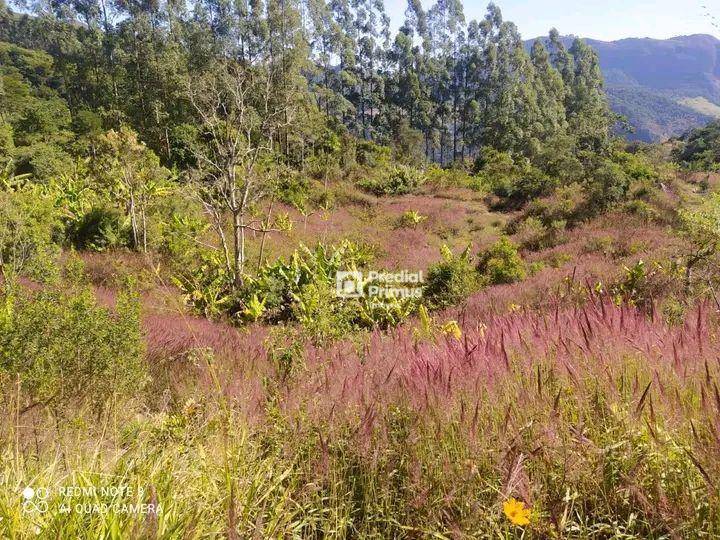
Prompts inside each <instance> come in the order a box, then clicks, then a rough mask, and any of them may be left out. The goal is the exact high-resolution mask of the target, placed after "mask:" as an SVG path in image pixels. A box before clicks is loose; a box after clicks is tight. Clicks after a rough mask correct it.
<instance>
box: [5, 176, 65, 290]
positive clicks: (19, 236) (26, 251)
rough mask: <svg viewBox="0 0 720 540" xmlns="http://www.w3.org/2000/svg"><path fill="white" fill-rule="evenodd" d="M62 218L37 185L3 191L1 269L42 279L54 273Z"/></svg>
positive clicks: (8, 273) (6, 272)
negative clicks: (49, 272) (49, 273)
mask: <svg viewBox="0 0 720 540" xmlns="http://www.w3.org/2000/svg"><path fill="white" fill-rule="evenodd" d="M61 230H62V223H61V221H60V216H59V215H58V213H57V211H56V209H55V208H54V206H53V204H52V200H51V199H50V198H49V197H46V196H44V195H43V193H42V192H41V190H39V189H37V186H34V185H31V184H30V185H27V186H23V187H18V188H16V189H15V190H14V191H11V190H8V191H0V233H2V234H0V257H1V258H0V260H1V261H2V264H0V270H2V273H3V274H4V275H5V276H6V277H7V276H8V275H14V274H26V275H30V276H32V277H35V278H43V277H45V276H46V275H47V272H48V271H51V270H52V267H53V266H54V265H53V259H54V257H55V255H56V254H57V252H58V248H57V245H56V244H55V240H56V239H57V238H58V237H59V236H60V235H61V233H60V231H61Z"/></svg>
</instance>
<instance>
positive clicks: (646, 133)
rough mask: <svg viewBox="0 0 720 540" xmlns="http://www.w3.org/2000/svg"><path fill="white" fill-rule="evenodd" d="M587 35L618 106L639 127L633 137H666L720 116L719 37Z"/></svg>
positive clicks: (614, 105)
mask: <svg viewBox="0 0 720 540" xmlns="http://www.w3.org/2000/svg"><path fill="white" fill-rule="evenodd" d="M585 41H586V43H587V44H588V45H589V46H590V47H592V48H593V50H595V51H596V52H597V53H598V56H599V59H600V67H601V69H602V71H603V74H604V76H605V81H606V85H607V88H606V90H607V93H608V96H609V99H610V104H611V106H612V108H613V110H614V111H615V112H618V113H620V114H622V115H624V116H626V117H627V118H628V121H629V124H630V125H631V126H633V127H634V128H635V131H634V132H633V133H630V134H629V135H628V136H629V137H630V138H633V139H639V140H642V141H646V142H660V141H663V140H665V139H667V138H669V137H672V136H679V135H682V134H683V133H684V132H685V131H687V130H689V129H691V128H694V127H698V126H702V125H704V124H706V123H707V122H709V121H710V120H712V119H713V118H718V117H719V116H720V40H718V39H717V38H715V37H713V36H709V35H693V36H678V37H674V38H670V39H648V38H645V39H638V38H628V39H621V40H618V41H611V42H606V41H598V40H594V39H586V40H585ZM566 42H567V41H566Z"/></svg>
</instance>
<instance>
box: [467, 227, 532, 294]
mask: <svg viewBox="0 0 720 540" xmlns="http://www.w3.org/2000/svg"><path fill="white" fill-rule="evenodd" d="M477 270H478V272H480V274H481V275H482V276H483V279H484V280H485V281H487V282H488V283H490V284H492V285H498V284H501V283H514V282H515V281H521V280H523V279H525V264H524V263H523V260H522V259H521V258H520V254H519V253H518V250H517V246H516V245H515V244H514V243H513V242H511V241H510V239H509V238H507V237H502V238H500V240H498V241H497V242H495V243H494V244H493V245H492V246H490V248H488V249H487V250H485V251H483V252H482V253H481V254H480V255H479V256H478V263H477Z"/></svg>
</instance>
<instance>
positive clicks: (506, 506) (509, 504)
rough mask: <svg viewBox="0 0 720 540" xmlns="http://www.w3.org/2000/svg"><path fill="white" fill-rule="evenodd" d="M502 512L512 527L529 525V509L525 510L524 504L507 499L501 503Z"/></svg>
mask: <svg viewBox="0 0 720 540" xmlns="http://www.w3.org/2000/svg"><path fill="white" fill-rule="evenodd" d="M503 512H505V515H506V516H507V518H508V519H509V520H510V522H511V523H512V524H513V525H520V526H523V525H529V524H530V509H529V508H525V503H524V502H522V501H518V500H516V499H512V498H511V499H508V500H507V501H505V502H504V503H503Z"/></svg>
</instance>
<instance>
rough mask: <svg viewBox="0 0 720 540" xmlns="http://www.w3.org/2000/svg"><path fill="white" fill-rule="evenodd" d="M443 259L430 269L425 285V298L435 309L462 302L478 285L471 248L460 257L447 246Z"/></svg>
mask: <svg viewBox="0 0 720 540" xmlns="http://www.w3.org/2000/svg"><path fill="white" fill-rule="evenodd" d="M442 257H443V260H442V261H441V262H439V263H437V264H434V265H432V266H431V267H430V268H429V269H428V275H427V281H426V283H425V291H424V298H425V300H426V301H427V303H428V304H429V306H430V307H433V308H440V307H445V306H450V305H454V304H458V303H460V302H462V301H463V300H464V299H465V298H467V297H468V296H469V295H470V294H471V293H472V292H473V291H474V290H476V288H477V285H478V281H477V275H476V273H475V270H474V268H473V265H472V255H471V254H470V246H468V247H467V248H465V249H464V250H463V251H462V253H460V255H454V254H453V253H452V252H451V251H450V249H449V248H448V247H447V246H443V247H442Z"/></svg>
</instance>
